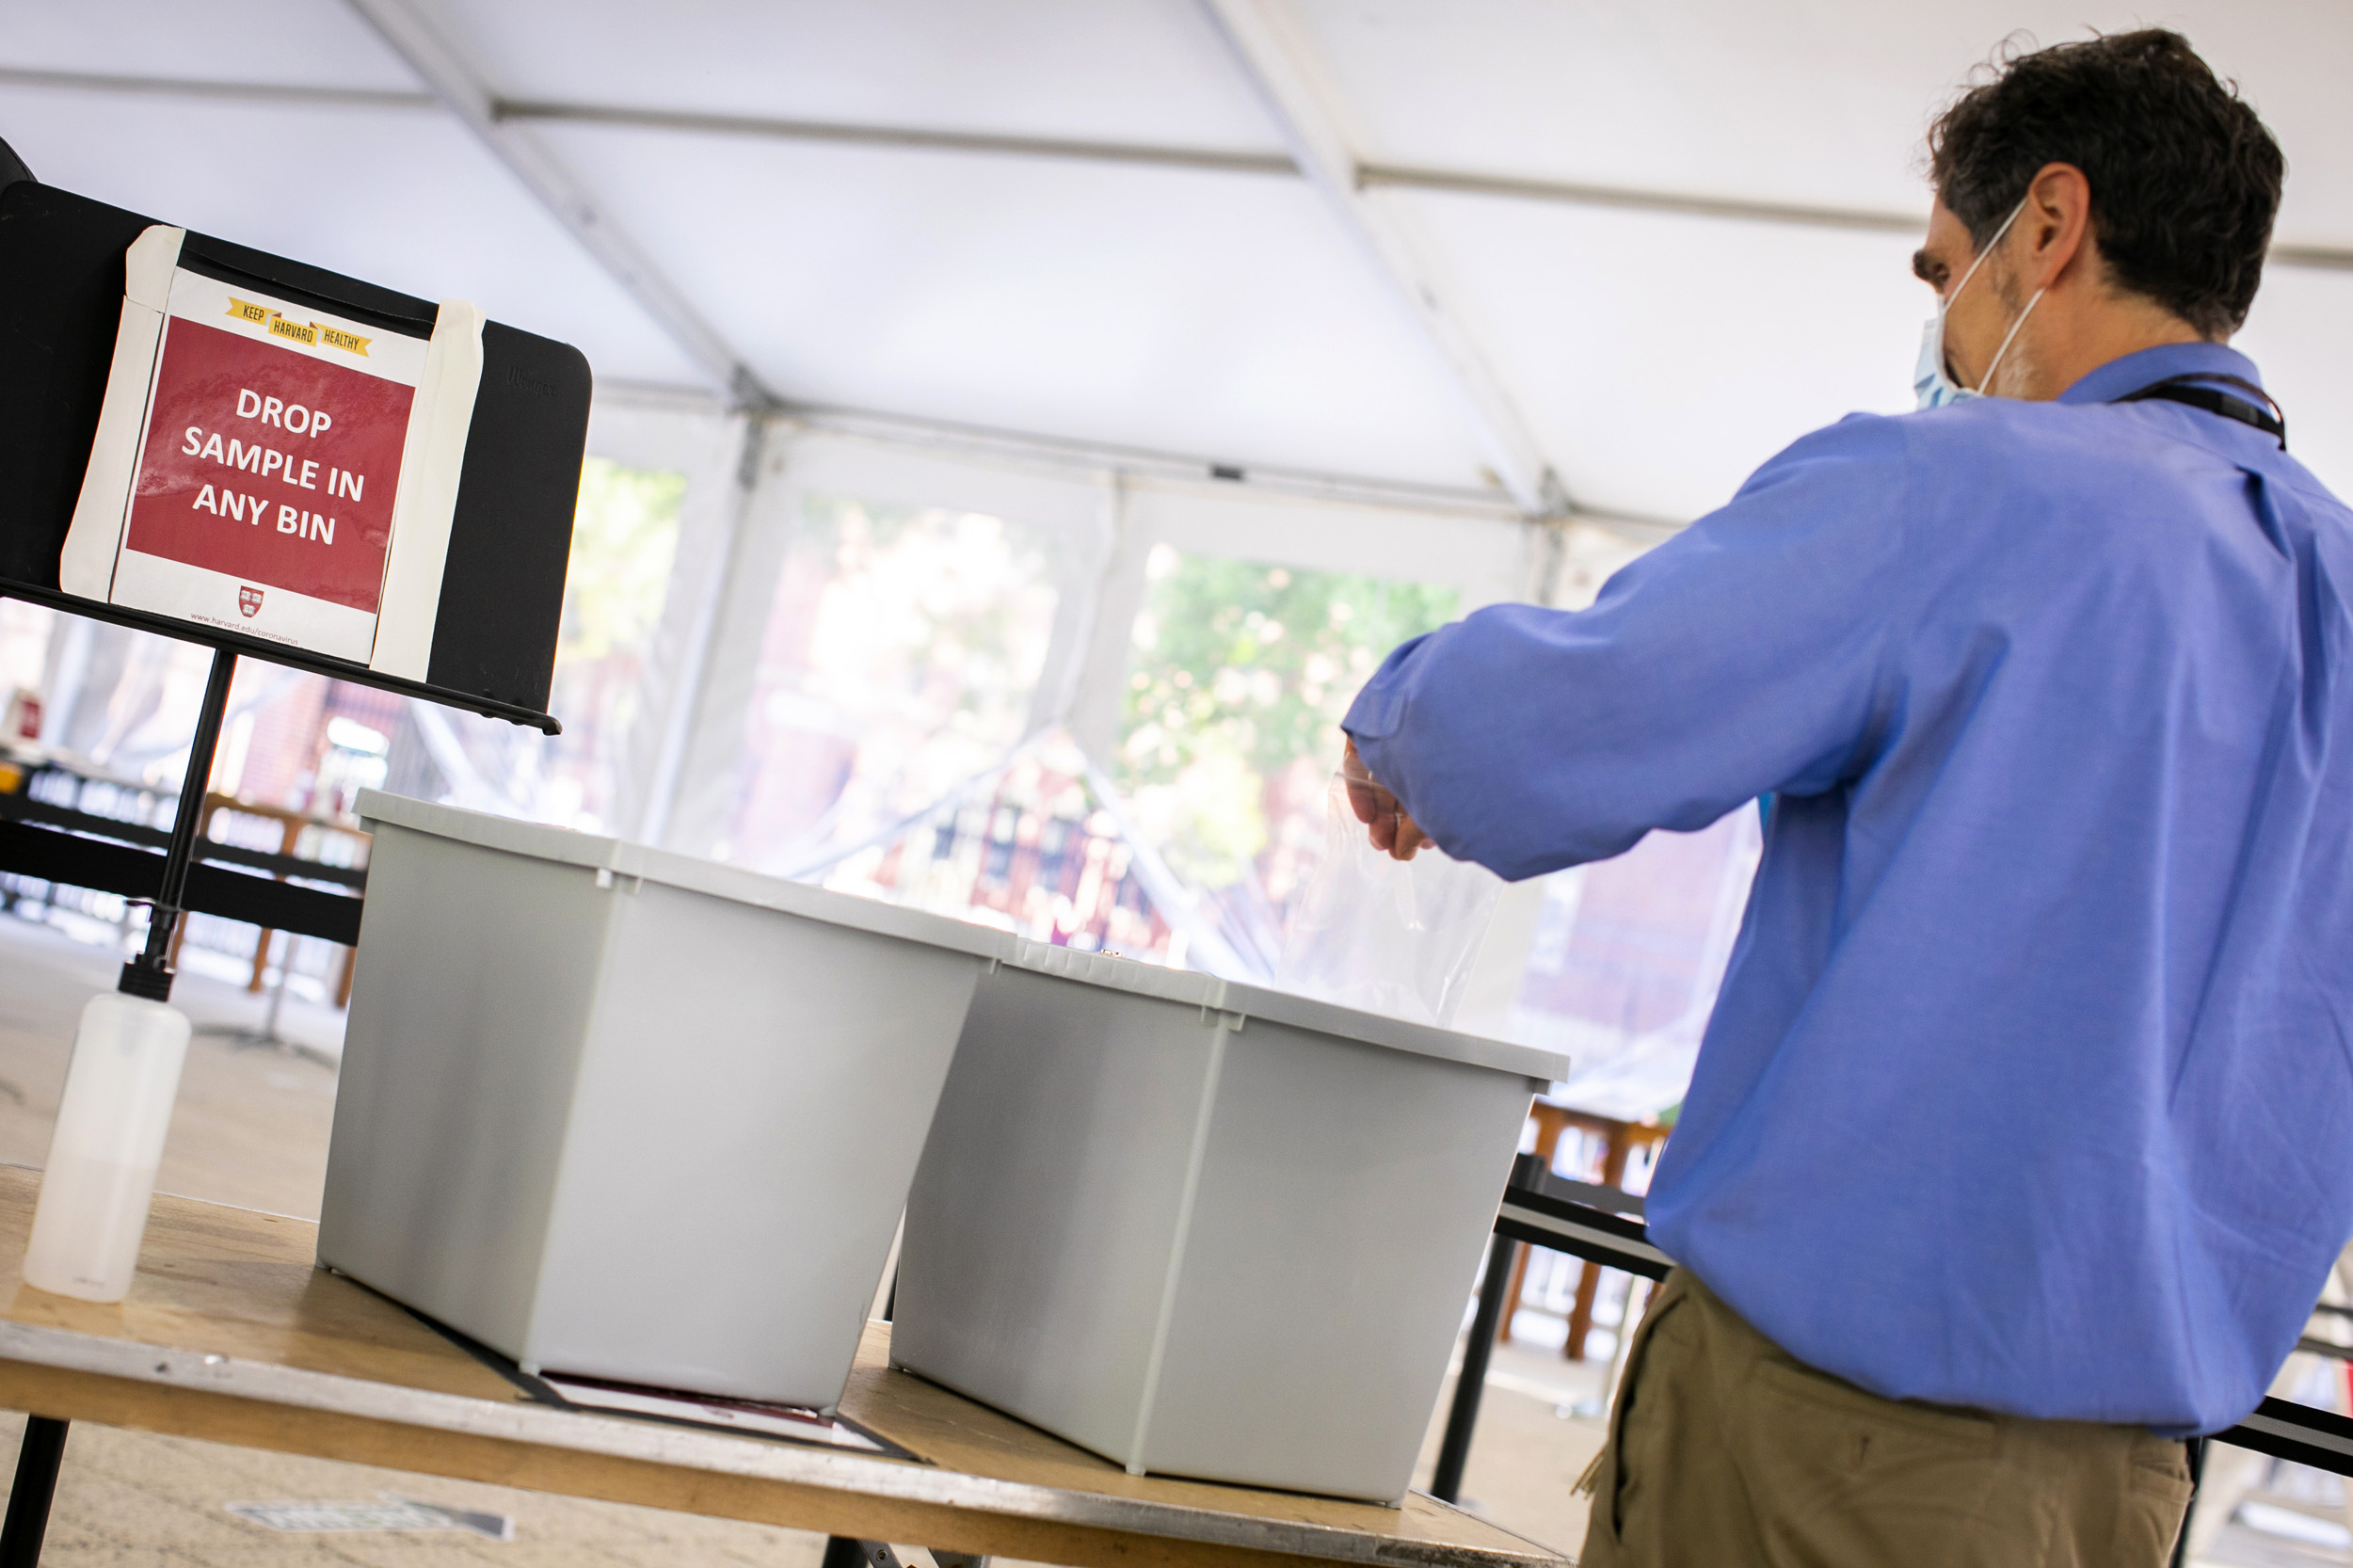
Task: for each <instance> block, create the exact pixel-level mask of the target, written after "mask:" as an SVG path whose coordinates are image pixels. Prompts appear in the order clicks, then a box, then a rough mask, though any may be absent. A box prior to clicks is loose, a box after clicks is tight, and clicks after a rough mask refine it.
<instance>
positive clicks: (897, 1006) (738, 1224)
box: [318, 791, 1013, 1409]
mask: <svg viewBox="0 0 2353 1568" xmlns="http://www.w3.org/2000/svg"><path fill="white" fill-rule="evenodd" d="M360 816H361V817H362V818H364V819H366V820H367V822H368V825H369V826H370V827H371V828H372V829H373V830H374V832H375V834H376V840H375V845H374V848H373V851H372V853H371V856H370V864H369V869H368V897H367V905H366V909H365V911H364V913H363V914H362V916H361V920H360V947H359V956H358V967H357V969H356V971H355V973H354V976H353V981H352V991H351V1015H350V1022H349V1026H348V1028H347V1030H346V1034H345V1043H344V1063H343V1078H342V1083H341V1086H340V1088H339V1091H338V1093H337V1096H336V1101H335V1130H334V1139H333V1143H332V1145H331V1146H330V1148H329V1150H328V1169H327V1194H326V1204H325V1208H324V1210H323V1212H322V1213H321V1215H320V1219H319V1243H318V1245H319V1261H321V1262H322V1263H326V1264H328V1265H330V1266H332V1267H334V1268H336V1269H340V1270H342V1271H343V1272H345V1273H348V1274H350V1275H351V1276H353V1277H354V1278H356V1279H358V1280H360V1281H361V1282H362V1283H364V1284H367V1285H370V1286H373V1287H374V1288H376V1289H378V1290H381V1291H383V1292H384V1293H385V1294H386V1295H388V1296H391V1297H392V1299H394V1300H395V1301H398V1302H402V1303H405V1304H408V1305H409V1306H411V1307H414V1308H416V1309H417V1310H418V1311H420V1312H423V1313H424V1314H426V1315H427V1316H428V1317H431V1318H434V1319H437V1320H440V1321H441V1322H443V1323H447V1324H448V1325H450V1326H451V1327H453V1328H456V1329H457V1330H459V1331H460V1332H462V1333H464V1334H466V1335H469V1336H472V1337H473V1338H475V1339H478V1340H480V1341H482V1342H483V1343H484V1344H486V1345H488V1346H490V1347H491V1348H492V1349H494V1350H497V1351H499V1352H503V1353H504V1354H505V1355H507V1356H510V1357H512V1358H514V1359H515V1360H517V1361H519V1362H520V1363H522V1364H524V1365H525V1366H526V1367H529V1368H545V1369H547V1370H550V1371H563V1372H572V1373H578V1374H582V1375H584V1376H589V1377H599V1378H609V1379H615V1380H618V1381H621V1382H626V1383H638V1384H654V1385H656V1386H660V1387H666V1388H679V1389H690V1390H694V1391H696V1392H700V1393H712V1394H731V1395H735V1396H737V1397H740V1398H745V1399H756V1400H778V1401H781V1402H784V1403H788V1404H798V1405H807V1406H811V1407H815V1408H822V1409H830V1408H831V1407H832V1405H833V1404H834V1403H835V1402H836V1401H837V1400H839V1399H840V1396H841V1388H842V1384H843V1383H844V1382H845V1381H846V1380H847V1379H848V1377H849V1372H850V1364H851V1361H852V1360H853V1358H854V1357H855V1356H856V1352H857V1344H858V1336H859V1335H860V1333H861V1332H862V1331H863V1330H864V1328H865V1323H866V1313H867V1308H868V1306H869V1304H871V1302H872V1298H873V1292H874V1288H875V1286H876V1283H877V1281H878V1280H879V1278H880V1276H881V1273H882V1269H883V1263H884V1259H885V1257H886V1256H887V1255H888V1252H889V1248H890V1239H891V1232H892V1230H893V1229H894V1227H895V1226H896V1225H897V1224H898V1220H899V1214H900V1210H901V1207H902V1206H903V1205H904V1202H905V1199H906V1192H907V1184H908V1182H909V1180H910V1179H911V1178H912V1176H913V1175H914V1171H915V1161H916V1157H917V1154H918V1152H919V1151H920V1149H921V1147H922V1144H923V1137H924V1132H925V1129H926V1128H928V1127H929V1126H930V1123H931V1118H932V1110H933V1107H934V1105H935V1104H936V1102H937V1100H938V1096H939V1090H940V1085H941V1083H942V1082H943V1080H945V1079H946V1077H947V1073H948V1064H949V1061H950V1058H951V1056H952V1054H953V1052H954V1049H955V1044H956V1037H957V1032H958V1031H959V1030H960V1029H961V1028H962V1027H963V1024H964V1016H965V1011H966V1008H967V1005H968V1003H969V1001H970V1000H971V996H972V991H973V986H974V984H975V983H976V982H977V981H978V980H979V979H980V977H981V974H982V971H983V970H984V969H985V968H987V967H988V962H989V960H990V959H991V958H992V957H994V956H996V955H997V954H999V953H1000V952H1006V951H1009V949H1010V947H1011V943H1012V940H1013V938H1011V937H1010V936H1002V935H1000V934H999V933H996V932H992V931H987V930H984V929H983V928H981V927H979V926H973V925H967V924H964V923H963V922H961V921H957V920H947V919H943V918H941V917H939V916H936V915H926V914H922V913H920V912H918V911H914V910H908V909H899V908H894V907H892V906H891V905H888V904H880V903H876V902H874V901H872V900H869V899H860V898H853V897H849V896H847V895H845V894H840V893H829V892H825V891H824V890H822V889H820V888H808V887H802V886H799V885H797V884H793V883H789V882H784V881H780V880H778V879H776V878H773V877H765V876H760V875H756V874H753V873H751V872H743V871H739V870H736V869H734V868H731V867H728V866H722V865H717V864H714V863H712V862H711V861H707V860H696V859H691V858H689V857H687V856H679V855H668V854H664V853H661V852H659V851H655V850H648V849H644V848H641V847H639V846H636V845H633V844H627V843H620V842H616V840H611V839H603V838H597V837H594V836H592V835H589V834H584V833H572V832H568V831H565V830H564V829H561V828H553V827H543V826H539V825H536V824H530V823H518V822H510V821H506V820H504V819H503V818H498V817H490V816H485V815H483V814H481V813H478V812H472V811H461V810H457V809H455V808H449V807H442V806H433V805H428V804H425V803H424V802H421V801H413V800H404V799H401V798H400V797H398V796H394V795H386V794H379V793H376V792H373V791H370V792H362V793H361V795H360Z"/></svg>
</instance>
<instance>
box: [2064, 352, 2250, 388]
mask: <svg viewBox="0 0 2353 1568" xmlns="http://www.w3.org/2000/svg"><path fill="white" fill-rule="evenodd" d="M2174 376H2238V377H2239V378H2240V379H2242V380H2247V381H2252V382H2254V383H2255V385H2257V386H2259V387H2260V386H2262V385H2263V377H2262V376H2260V375H2258V374H2257V373H2256V370H2255V361H2254V360H2250V359H2249V358H2248V357H2247V356H2246V355H2244V354H2242V353H2240V352H2239V351H2238V350H2237V349H2235V348H2226V347H2224V346H2223V345H2222V344H2218V343H2169V344H2159V345H2158V346H2156V347H2154V348H2143V349H2140V350H2138V351H2137V352H2135V353H2131V354H2127V355H2125V356H2124V357H2123V358H2121V359H2117V360H2109V361H2108V362H2107V363H2106V364H2104V365H2102V366H2101V367H2100V368H2099V369H2097V370H2095V371H2093V372H2091V373H2090V374H2089V375H2088V376H2084V377H2083V378H2082V379H2081V380H2079V381H2077V382H2076V383H2075V384H2074V385H2073V386H2072V387H2070V388H2068V389H2067V390H2066V391H2065V392H2061V393H2059V394H2058V399H2057V401H2059V402H2061V403H2113V402H2115V401H2116V400H2117V399H2118V398H2120V397H2122V396H2123V395H2124V394H2125V393H2127V392H2138V391H2140V389H2141V388H2143V387H2148V386H2153V385H2155V384H2156V383H2157V382H2159V381H2165V380H2169V379H2171V378H2172V377H2174Z"/></svg>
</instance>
